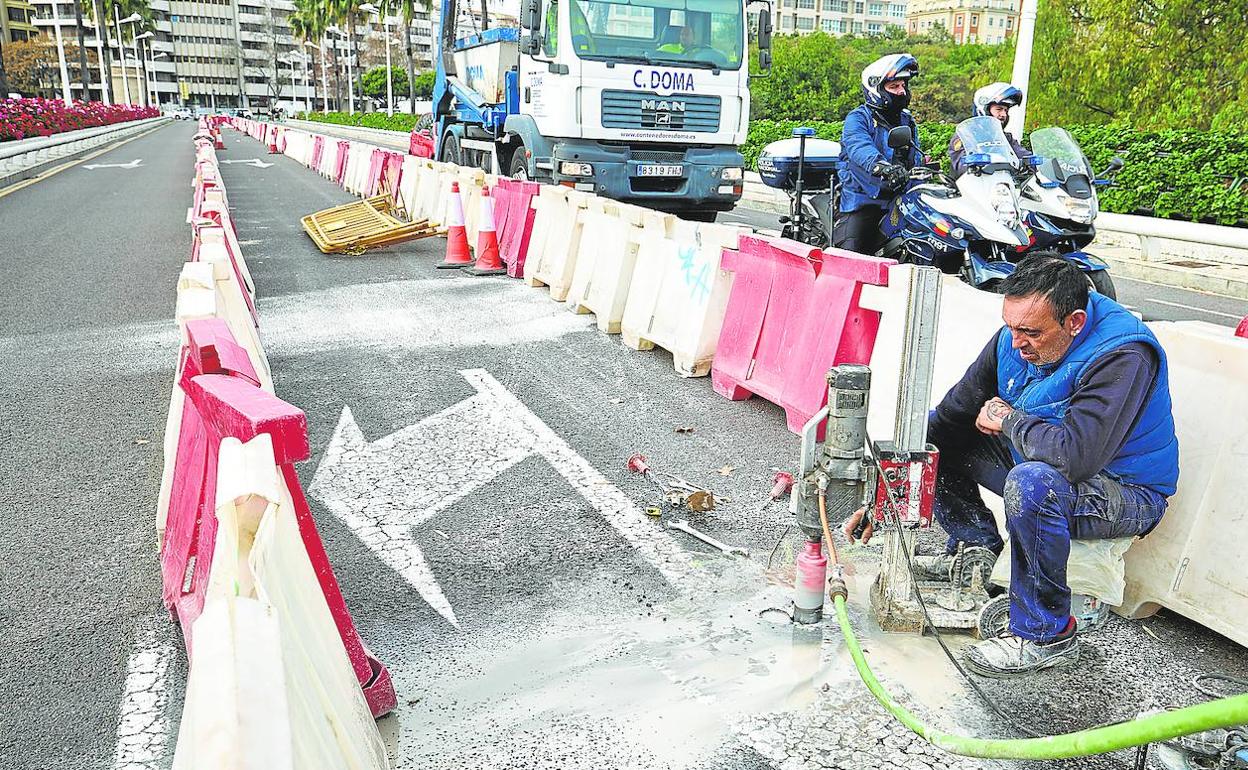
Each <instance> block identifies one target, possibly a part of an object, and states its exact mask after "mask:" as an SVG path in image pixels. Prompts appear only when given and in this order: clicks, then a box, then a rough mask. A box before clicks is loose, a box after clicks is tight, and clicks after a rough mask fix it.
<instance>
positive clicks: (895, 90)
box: [832, 53, 923, 254]
mask: <svg viewBox="0 0 1248 770" xmlns="http://www.w3.org/2000/svg"><path fill="white" fill-rule="evenodd" d="M918 74H919V62H918V60H916V59H915V58H914V57H913V56H911V55H910V54H908V53H897V54H890V55H888V56H884V57H881V58H880V59H877V60H876V61H874V62H872V63H871V64H870V65H868V66H867V68H866V69H864V70H863V71H862V95H863V104H862V105H861V106H859V107H856V108H854V109H853V110H852V111H851V112H850V113H849V114H848V115H846V116H845V127H844V129H843V130H842V132H841V161H842V162H843V163H844V165H845V171H844V172H843V174H844V176H843V182H842V186H841V199H840V206H839V208H838V211H837V215H836V223H835V226H834V227H833V233H832V244H833V245H834V246H836V247H837V248H841V249H846V250H848V251H856V252H858V253H859V254H874V253H875V252H876V251H878V250H879V248H880V247H881V246H882V245H883V244H884V236H883V235H882V234H881V233H880V220H882V219H883V218H884V213H885V211H886V210H887V208H888V205H889V203H890V202H891V201H892V200H893V198H895V197H896V196H897V195H898V194H900V193H901V192H902V191H903V190H904V189H905V187H906V184H907V182H908V181H909V177H910V169H911V168H914V167H915V166H917V165H920V164H921V163H922V162H923V155H922V153H921V152H920V151H919V134H918V127H917V126H916V125H915V122H914V118H912V117H911V116H910V112H909V110H907V109H906V107H908V106H909V105H910V79H911V78H914V77H917V76H918ZM898 126H908V127H909V128H910V132H911V135H912V136H913V137H914V140H913V142H912V143H911V145H910V147H909V151H906V150H905V149H899V150H897V151H896V152H894V150H893V148H891V147H889V146H888V132H889V131H890V130H891V129H893V128H897V127H898Z"/></svg>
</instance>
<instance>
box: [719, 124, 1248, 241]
mask: <svg viewBox="0 0 1248 770" xmlns="http://www.w3.org/2000/svg"><path fill="white" fill-rule="evenodd" d="M800 125H806V126H809V127H811V128H814V129H815V135H816V136H818V137H820V138H823V139H840V136H841V126H842V124H841V123H839V122H835V123H832V122H829V123H799V122H796V121H774V120H754V121H751V122H750V132H749V136H748V137H747V139H746V143H745V146H744V147H742V148H741V152H742V154H743V155H745V162H746V164H747V165H748V166H749V167H750V168H757V164H758V154H759V152H761V151H762V148H763V147H764V146H765V145H767V144H768V143H769V142H774V141H776V140H778V139H785V138H788V137H789V136H791V135H792V132H793V129H794V128H795V127H797V126H800ZM953 130H954V126H953V125H951V124H945V123H923V124H920V125H919V142H920V144H921V146H922V147H923V148H924V149H925V150H926V151H927V152H929V153H931V154H933V155H935V156H936V157H938V158H940V159H941V162H942V163H943V164H944V165H945V167H946V169H947V168H948V164H949V158H948V155H947V153H946V152H945V148H947V147H948V146H949V138H950V137H951V136H953ZM1067 130H1069V131H1070V133H1071V135H1072V136H1074V138H1075V140H1076V141H1078V142H1079V144H1080V146H1081V147H1083V151H1084V153H1086V154H1087V156H1088V159H1089V160H1091V161H1092V166H1093V168H1095V169H1098V170H1101V169H1104V168H1105V167H1106V166H1108V165H1109V159H1110V158H1111V157H1113V156H1114V155H1118V156H1120V157H1122V159H1123V160H1125V161H1126V166H1125V167H1124V168H1123V170H1122V171H1121V172H1119V174H1118V177H1117V181H1116V182H1115V184H1114V185H1113V186H1112V187H1109V188H1102V190H1101V192H1100V201H1101V208H1102V209H1103V210H1105V211H1112V212H1116V213H1120V214H1144V215H1146V216H1158V217H1168V218H1171V219H1191V220H1194V221H1197V222H1215V223H1218V224H1223V225H1236V226H1240V227H1248V133H1244V132H1211V131H1135V130H1132V129H1129V128H1120V127H1115V126H1071V127H1068V129H1067Z"/></svg>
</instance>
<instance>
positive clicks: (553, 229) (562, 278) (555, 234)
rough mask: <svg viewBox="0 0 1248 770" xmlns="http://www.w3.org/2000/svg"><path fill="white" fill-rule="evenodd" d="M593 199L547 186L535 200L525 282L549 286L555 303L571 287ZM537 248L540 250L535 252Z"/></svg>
mask: <svg viewBox="0 0 1248 770" xmlns="http://www.w3.org/2000/svg"><path fill="white" fill-rule="evenodd" d="M593 197H594V196H593V195H591V194H588V193H583V192H577V191H576V190H572V189H569V188H567V187H560V186H557V185H547V186H544V187H542V192H541V194H540V195H538V197H537V198H535V199H534V200H533V204H534V207H535V209H536V211H537V214H536V215H535V217H534V220H533V237H532V239H531V240H530V242H529V255H528V258H527V259H526V261H525V266H524V280H525V282H526V283H528V284H529V285H530V286H549V287H550V298H551V299H553V300H555V301H556V302H563V301H564V300H565V299H567V296H568V289H569V288H570V287H571V285H572V273H573V271H574V270H575V268H576V256H577V252H578V251H579V250H580V246H581V229H582V228H583V227H584V225H585V212H586V210H587V209H586V207H587V206H588V205H589V201H590V199H592V198H593ZM538 247H540V250H539V251H535V249H537V248H538Z"/></svg>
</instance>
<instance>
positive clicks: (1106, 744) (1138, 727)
mask: <svg viewBox="0 0 1248 770" xmlns="http://www.w3.org/2000/svg"><path fill="white" fill-rule="evenodd" d="M833 598H834V600H835V602H836V617H837V620H839V621H840V624H841V634H843V635H844V637H845V644H846V645H847V646H848V647H849V654H850V655H851V656H852V657H853V659H854V666H855V667H856V668H857V669H858V674H859V676H861V677H862V681H863V683H864V684H866V685H867V689H868V690H870V691H871V694H872V695H874V696H875V699H876V700H878V701H879V702H880V705H881V706H883V707H884V708H885V709H886V710H887V711H888V712H889V713H890V714H892V715H893V716H894V717H896V718H897V719H898V721H900V722H901V723H902V724H903V725H905V726H906V727H908V728H909V729H910V730H912V731H913V732H914V733H915V734H916V735H918V736H919V737H920V738H922V739H924V740H925V741H927V742H928V743H930V744H932V745H933V746H936V747H937V748H940V749H943V750H945V751H947V752H949V753H951V754H960V755H962V756H964V757H983V758H987V759H1067V758H1070V757H1086V756H1091V755H1093V754H1104V753H1106V752H1110V751H1117V750H1119V749H1127V748H1131V747H1133V746H1141V745H1143V744H1145V743H1153V742H1155V741H1164V740H1168V739H1170V738H1175V737H1177V736H1180V735H1191V734H1192V733H1199V732H1202V731H1204V730H1212V729H1215V728H1219V727H1235V726H1237V725H1242V724H1246V723H1248V694H1244V695H1236V696H1234V697H1232V698H1222V699H1220V700H1215V701H1210V702H1208V703H1201V704H1198V705H1195V706H1188V707H1187V708H1182V709H1177V710H1175V711H1167V712H1165V713H1161V714H1155V715H1153V716H1149V717H1144V718H1142V719H1137V720H1134V721H1131V722H1119V723H1118V724H1116V725H1110V726H1108V727H1098V728H1097V729H1095V730H1081V731H1079V732H1076V733H1066V734H1065V735H1051V736H1047V737H1044V738H1023V739H1018V740H1002V739H986V738H968V737H966V736H962V735H949V734H947V733H942V732H938V731H936V730H934V729H932V728H931V727H929V726H928V725H926V724H924V723H923V722H920V721H919V720H918V718H916V717H915V716H914V714H911V713H910V712H909V711H907V710H906V709H905V707H903V706H902V705H901V704H899V703H897V701H895V700H893V696H891V695H889V694H888V691H887V690H885V689H884V687H883V685H881V684H880V682H879V680H878V679H876V678H875V674H873V673H871V668H870V667H869V666H868V665H867V659H866V658H865V657H863V654H862V648H861V647H859V646H858V638H857V637H855V636H854V630H853V629H852V628H850V626H849V613H848V612H847V611H846V609H845V597H843V596H840V595H836V596H834V597H833Z"/></svg>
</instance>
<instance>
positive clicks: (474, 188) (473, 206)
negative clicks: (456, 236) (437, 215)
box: [448, 166, 486, 250]
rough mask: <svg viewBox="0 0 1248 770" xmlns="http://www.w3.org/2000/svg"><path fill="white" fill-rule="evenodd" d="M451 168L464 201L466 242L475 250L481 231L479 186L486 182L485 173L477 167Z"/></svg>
mask: <svg viewBox="0 0 1248 770" xmlns="http://www.w3.org/2000/svg"><path fill="white" fill-rule="evenodd" d="M451 168H452V169H454V179H455V180H456V181H458V182H459V194H460V198H461V200H463V203H464V229H465V230H466V231H467V232H468V244H469V245H470V246H472V248H473V249H474V250H475V249H476V248H477V235H478V234H479V233H480V232H481V188H482V187H483V186H484V185H485V183H486V181H485V176H486V174H485V172H484V171H482V170H481V169H479V168H469V167H467V166H451ZM448 195H449V193H448Z"/></svg>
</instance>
